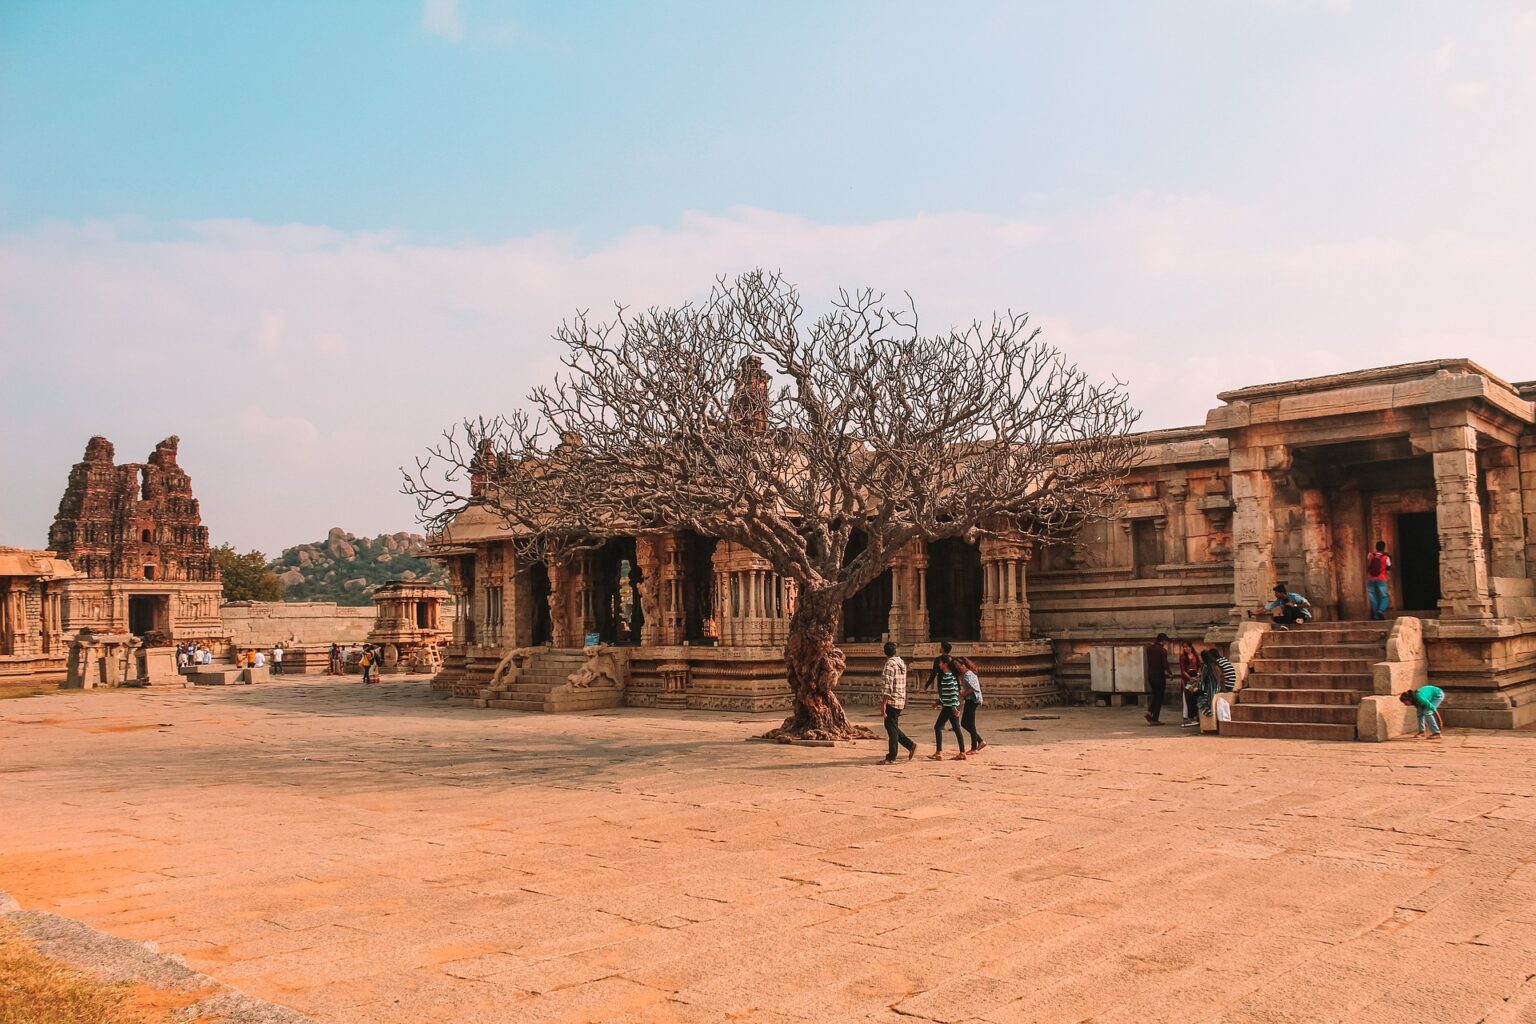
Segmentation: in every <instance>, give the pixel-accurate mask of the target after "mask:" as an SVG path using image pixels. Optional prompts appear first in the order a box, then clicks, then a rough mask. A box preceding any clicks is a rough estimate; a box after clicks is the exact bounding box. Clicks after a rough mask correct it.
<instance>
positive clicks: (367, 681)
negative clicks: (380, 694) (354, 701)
mask: <svg viewBox="0 0 1536 1024" xmlns="http://www.w3.org/2000/svg"><path fill="white" fill-rule="evenodd" d="M357 663H358V664H359V665H361V666H362V668H363V685H364V686H372V685H373V648H372V647H364V648H363V656H362V657H361V658H358V659H357Z"/></svg>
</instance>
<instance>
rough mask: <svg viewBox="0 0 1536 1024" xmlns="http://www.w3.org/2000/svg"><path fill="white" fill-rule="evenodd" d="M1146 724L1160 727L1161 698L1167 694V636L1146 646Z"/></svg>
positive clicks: (1160, 634) (1165, 634) (1161, 713)
mask: <svg viewBox="0 0 1536 1024" xmlns="http://www.w3.org/2000/svg"><path fill="white" fill-rule="evenodd" d="M1146 661H1147V714H1146V719H1147V724H1148V725H1162V724H1163V723H1162V716H1163V698H1164V697H1165V696H1167V694H1168V634H1167V633H1159V634H1157V639H1155V640H1153V641H1152V642H1151V643H1150V644H1147V658H1146Z"/></svg>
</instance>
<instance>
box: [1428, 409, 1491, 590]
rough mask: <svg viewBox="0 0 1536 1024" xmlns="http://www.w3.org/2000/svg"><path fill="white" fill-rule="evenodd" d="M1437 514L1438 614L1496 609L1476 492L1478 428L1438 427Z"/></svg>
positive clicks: (1435, 438) (1435, 433)
mask: <svg viewBox="0 0 1536 1024" xmlns="http://www.w3.org/2000/svg"><path fill="white" fill-rule="evenodd" d="M1433 450H1434V463H1435V518H1436V520H1437V521H1438V523H1439V527H1440V617H1441V618H1444V619H1478V618H1485V617H1487V616H1490V615H1492V614H1493V603H1492V601H1490V600H1489V597H1488V562H1487V557H1486V555H1485V554H1484V551H1483V509H1482V505H1481V504H1480V503H1479V501H1478V497H1477V432H1476V431H1475V430H1474V429H1473V428H1472V427H1470V426H1465V425H1457V426H1450V427H1438V428H1436V429H1435V431H1434V438H1433Z"/></svg>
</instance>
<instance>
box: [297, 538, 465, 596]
mask: <svg viewBox="0 0 1536 1024" xmlns="http://www.w3.org/2000/svg"><path fill="white" fill-rule="evenodd" d="M426 546H427V540H426V538H425V537H422V536H421V535H420V534H415V533H384V534H380V535H379V536H377V537H357V536H354V535H352V534H350V533H348V532H346V531H345V530H343V529H342V528H341V527H339V526H338V527H335V528H334V529H332V530H331V532H330V533H329V534H327V535H326V538H325V540H322V541H319V542H318V543H315V544H300V545H299V546H298V547H292V548H286V549H284V551H283V553H282V556H281V557H279V558H276V559H274V560H273V561H272V562H271V563H270V564H269V567H270V568H271V570H272V571H273V572H275V573H277V578H278V580H279V581H280V582H281V583H282V584H283V600H284V601H335V602H336V603H337V604H341V605H353V606H364V605H370V604H372V603H373V592H374V591H375V590H377V589H378V587H379V584H381V583H384V582H387V581H388V580H420V579H425V580H430V581H432V582H433V583H437V584H440V585H443V586H447V582H448V574H447V572H446V571H445V570H444V569H443V567H442V566H441V565H440V564H438V563H437V562H429V561H427V560H426V559H424V558H422V557H421V553H422V551H423V550H425V548H426Z"/></svg>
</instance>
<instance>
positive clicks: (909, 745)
mask: <svg viewBox="0 0 1536 1024" xmlns="http://www.w3.org/2000/svg"><path fill="white" fill-rule="evenodd" d="M906 706H907V663H906V662H905V661H902V660H901V658H900V657H898V656H897V654H896V645H895V644H893V643H887V644H886V645H885V668H883V669H881V670H880V717H881V718H883V719H884V720H885V738H886V751H885V760H884V761H881V762H880V763H881V764H895V763H896V747H897V745H898V744H899V745H900V746H903V747H905V748H906V750H907V760H908V761H910V760H912V757H913V755H915V754H916V753H917V744H916V743H914V742H912V740H911V738H910V737H908V736H907V734H906V733H904V732H902V731H901V711H902V709H903V708H905V707H906Z"/></svg>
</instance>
